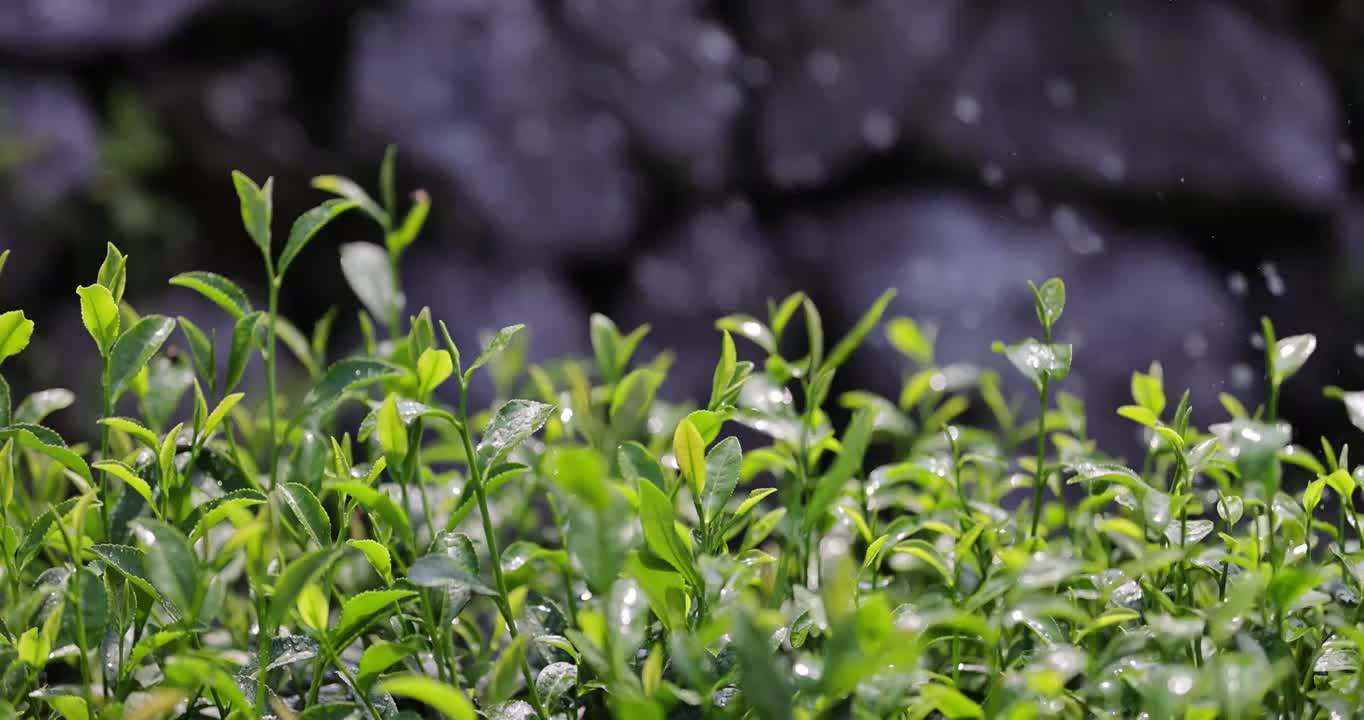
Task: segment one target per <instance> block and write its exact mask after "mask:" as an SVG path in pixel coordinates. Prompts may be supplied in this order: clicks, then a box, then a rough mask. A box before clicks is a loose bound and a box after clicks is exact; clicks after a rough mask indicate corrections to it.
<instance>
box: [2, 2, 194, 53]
mask: <svg viewBox="0 0 1364 720" xmlns="http://www.w3.org/2000/svg"><path fill="white" fill-rule="evenodd" d="M214 2H215V0H117V1H116V2H110V1H109V0H5V2H4V3H0V48H4V49H7V50H12V51H18V52H22V53H28V54H35V55H44V56H60V57H80V56H84V55H88V54H90V53H92V52H97V51H101V50H110V49H126V48H142V47H146V46H149V45H152V44H155V43H157V42H158V41H160V40H163V39H164V38H166V37H167V36H168V35H170V34H171V33H172V32H174V31H175V30H176V28H178V27H179V26H180V25H181V24H182V23H184V22H185V21H186V20H188V19H189V18H190V17H191V16H192V15H193V14H194V13H195V12H197V11H199V10H202V9H203V8H205V7H208V6H209V5H212V4H213V3H214Z"/></svg>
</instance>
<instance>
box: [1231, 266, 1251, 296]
mask: <svg viewBox="0 0 1364 720" xmlns="http://www.w3.org/2000/svg"><path fill="white" fill-rule="evenodd" d="M1227 289H1228V290H1230V291H1231V294H1232V295H1235V296H1236V297H1245V296H1246V293H1247V292H1249V291H1250V281H1249V280H1247V279H1246V276H1245V273H1241V272H1232V273H1230V274H1229V275H1227Z"/></svg>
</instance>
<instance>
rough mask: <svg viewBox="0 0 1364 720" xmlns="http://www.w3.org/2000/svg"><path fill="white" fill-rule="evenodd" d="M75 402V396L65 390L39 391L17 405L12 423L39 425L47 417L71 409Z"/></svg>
mask: <svg viewBox="0 0 1364 720" xmlns="http://www.w3.org/2000/svg"><path fill="white" fill-rule="evenodd" d="M75 401H76V394H75V393H73V392H71V391H70V390H67V389H66V388H50V389H47V390H39V391H38V392H36V393H33V394H32V395H29V396H28V397H26V398H24V401H23V402H21V403H19V407H18V408H17V409H16V410H15V411H14V422H17V423H24V424H29V425H33V424H37V423H41V422H42V421H43V420H45V419H46V418H47V416H48V415H51V414H52V413H54V412H57V411H58V410H65V409H66V408H69V407H71V404H72V403H74V402H75Z"/></svg>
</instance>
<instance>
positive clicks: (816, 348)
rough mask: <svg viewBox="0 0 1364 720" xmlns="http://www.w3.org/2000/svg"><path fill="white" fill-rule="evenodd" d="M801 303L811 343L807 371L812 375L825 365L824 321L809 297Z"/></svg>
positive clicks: (807, 334)
mask: <svg viewBox="0 0 1364 720" xmlns="http://www.w3.org/2000/svg"><path fill="white" fill-rule="evenodd" d="M800 305H801V307H802V308H803V309H804V310H805V334H806V336H807V338H806V340H807V342H808V343H809V344H810V364H809V366H808V367H807V368H806V371H807V372H808V373H809V374H810V375H815V374H818V373H819V371H820V369H821V368H822V367H823V365H822V364H821V363H822V362H823V360H824V321H823V320H822V319H820V317H819V309H818V308H816V307H815V304H814V303H813V302H811V301H810V299H809V298H805V299H804V300H803V301H802V302H801V304H800ZM775 326H776V323H773V327H775Z"/></svg>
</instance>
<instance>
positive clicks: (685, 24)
mask: <svg viewBox="0 0 1364 720" xmlns="http://www.w3.org/2000/svg"><path fill="white" fill-rule="evenodd" d="M701 5H702V3H700V2H698V1H697V0H643V1H640V0H570V1H569V2H566V3H564V6H563V11H562V14H563V17H564V20H565V22H564V25H565V27H566V37H567V39H568V42H569V43H570V45H571V46H572V47H573V49H574V53H575V56H576V59H577V73H576V74H577V81H578V82H579V83H580V84H581V85H582V87H583V89H584V92H586V93H587V94H588V95H589V96H591V97H594V98H597V99H599V100H600V101H601V102H602V103H604V104H605V105H606V106H607V107H610V108H611V109H612V110H614V111H615V112H616V113H617V114H619V115H620V117H621V118H622V119H623V120H624V121H625V123H626V124H627V125H628V127H629V129H630V132H631V134H632V136H633V137H634V138H635V139H636V141H637V142H639V143H640V144H641V145H642V146H643V147H644V148H645V149H646V151H648V152H649V153H651V154H652V155H654V156H655V157H657V158H659V159H660V160H662V161H664V162H666V163H668V164H669V165H671V166H673V167H675V168H676V169H677V170H678V171H679V172H680V173H681V174H682V176H683V177H684V178H685V179H686V180H687V181H688V182H690V183H692V184H694V185H697V186H699V187H703V188H713V187H716V186H718V185H720V184H722V182H723V181H724V180H725V179H727V177H728V176H729V174H730V172H731V167H730V166H731V164H732V163H733V160H734V158H733V157H732V155H731V147H730V136H731V134H732V129H733V125H734V121H735V118H736V117H737V115H738V113H739V110H740V109H741V106H742V101H743V94H742V93H741V92H740V89H739V86H738V83H737V79H736V77H735V73H736V70H737V68H738V66H739V62H738V61H739V50H738V46H737V44H736V42H735V40H734V38H733V37H732V36H731V35H730V34H729V32H728V31H727V30H726V29H725V28H724V27H722V26H720V25H718V24H715V23H713V22H709V21H707V20H705V19H704V18H703V17H701V14H700V13H701V7H700V6H701Z"/></svg>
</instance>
